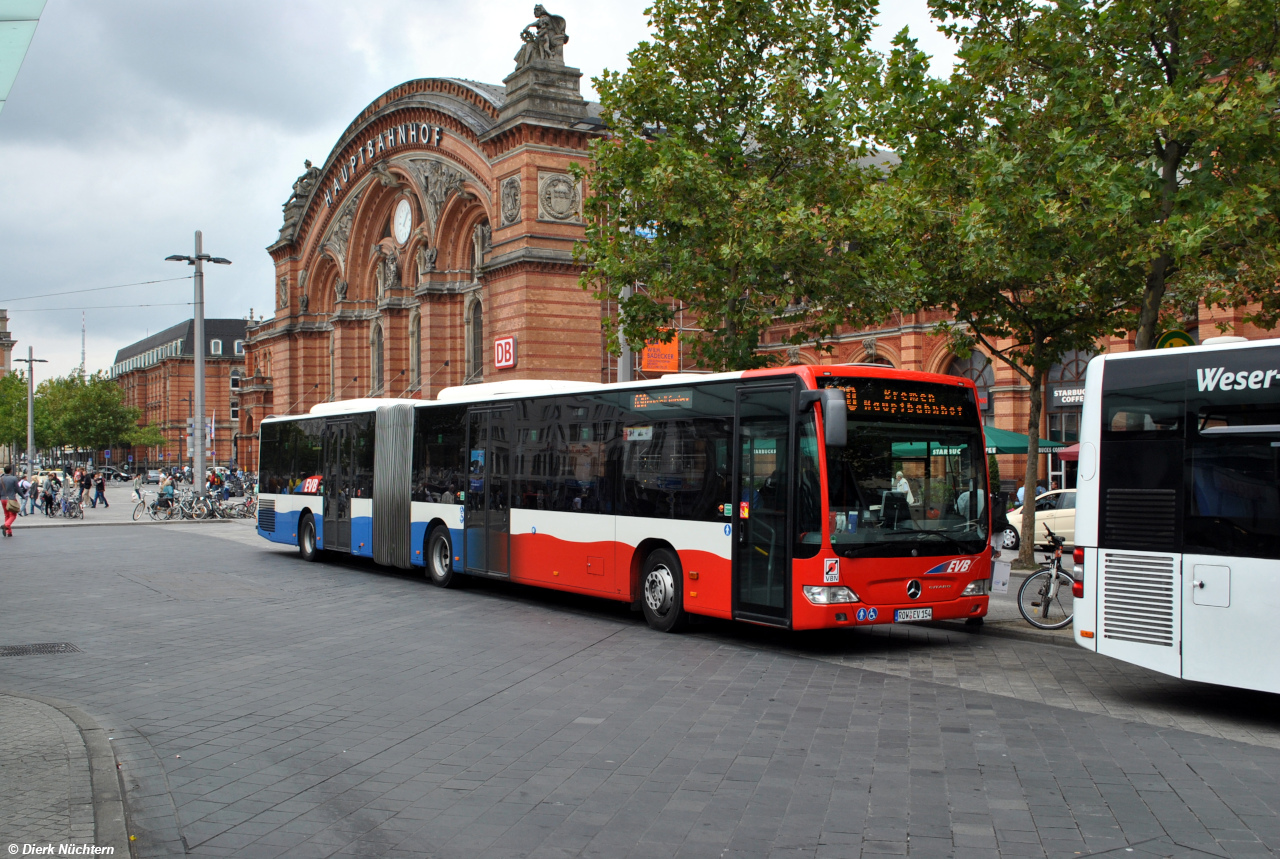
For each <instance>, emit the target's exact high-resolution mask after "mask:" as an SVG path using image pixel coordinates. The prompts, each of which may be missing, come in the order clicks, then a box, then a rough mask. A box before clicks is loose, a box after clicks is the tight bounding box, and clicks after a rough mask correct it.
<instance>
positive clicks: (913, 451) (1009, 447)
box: [893, 427, 1066, 459]
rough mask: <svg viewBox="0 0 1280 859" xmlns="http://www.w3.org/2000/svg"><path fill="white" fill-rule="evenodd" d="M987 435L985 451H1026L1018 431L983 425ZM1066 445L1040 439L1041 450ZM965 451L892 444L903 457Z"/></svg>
mask: <svg viewBox="0 0 1280 859" xmlns="http://www.w3.org/2000/svg"><path fill="white" fill-rule="evenodd" d="M982 430H983V433H984V434H985V435H986V437H987V453H1022V454H1025V453H1026V452H1027V437H1026V436H1025V435H1023V434H1022V433H1020V432H1011V431H1009V430H1002V429H996V428H995V427H983V428H982ZM1065 446H1066V445H1064V444H1062V442H1057V441H1049V440H1048V439H1044V438H1042V439H1040V450H1041V452H1044V451H1048V450H1057V449H1058V448H1060V447H1065ZM964 452H965V447H964V446H963V445H961V446H959V447H956V446H952V445H944V444H938V443H937V442H924V441H899V442H894V444H893V455H894V456H896V457H900V458H903V459H920V458H921V457H925V456H960V455H961V454H962V453H964Z"/></svg>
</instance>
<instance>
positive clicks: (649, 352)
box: [640, 334, 680, 373]
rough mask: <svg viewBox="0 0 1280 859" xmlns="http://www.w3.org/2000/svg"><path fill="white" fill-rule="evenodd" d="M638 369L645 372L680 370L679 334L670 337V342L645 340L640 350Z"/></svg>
mask: <svg viewBox="0 0 1280 859" xmlns="http://www.w3.org/2000/svg"><path fill="white" fill-rule="evenodd" d="M640 369H641V370H644V371H645V372H646V373H678V372H680V335H679V334H677V335H676V336H675V337H672V338H671V342H670V343H657V342H655V341H653V340H649V341H646V343H645V346H644V349H643V350H642V351H641V352H640Z"/></svg>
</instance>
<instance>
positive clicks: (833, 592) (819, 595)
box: [804, 585, 858, 605]
mask: <svg viewBox="0 0 1280 859" xmlns="http://www.w3.org/2000/svg"><path fill="white" fill-rule="evenodd" d="M804 595H805V596H806V597H807V598H808V599H809V602H811V603H813V604H814V605H837V604H839V603H848V602H858V595H857V594H855V593H854V592H853V591H851V590H849V589H848V588H846V587H834V588H833V587H821V586H819V585H805V586H804Z"/></svg>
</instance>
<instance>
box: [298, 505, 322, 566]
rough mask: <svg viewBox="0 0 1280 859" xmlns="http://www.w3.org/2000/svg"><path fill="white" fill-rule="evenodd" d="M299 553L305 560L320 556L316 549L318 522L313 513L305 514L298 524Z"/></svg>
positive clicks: (312, 559)
mask: <svg viewBox="0 0 1280 859" xmlns="http://www.w3.org/2000/svg"><path fill="white" fill-rule="evenodd" d="M298 554H299V555H301V556H302V560H304V561H314V560H316V559H317V558H318V557H319V556H320V552H319V550H317V549H316V523H315V520H314V519H312V518H311V514H310V513H307V514H304V515H303V517H302V521H301V522H300V523H299V524H298Z"/></svg>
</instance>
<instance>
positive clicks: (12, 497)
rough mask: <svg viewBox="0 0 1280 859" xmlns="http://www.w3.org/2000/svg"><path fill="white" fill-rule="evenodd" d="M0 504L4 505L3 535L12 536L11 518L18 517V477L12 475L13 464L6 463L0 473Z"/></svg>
mask: <svg viewBox="0 0 1280 859" xmlns="http://www.w3.org/2000/svg"><path fill="white" fill-rule="evenodd" d="M0 504H3V505H4V535H5V536H6V537H12V536H13V520H14V519H17V518H18V507H19V505H18V478H16V477H14V476H13V466H12V465H6V466H5V467H4V474H2V475H0Z"/></svg>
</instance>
